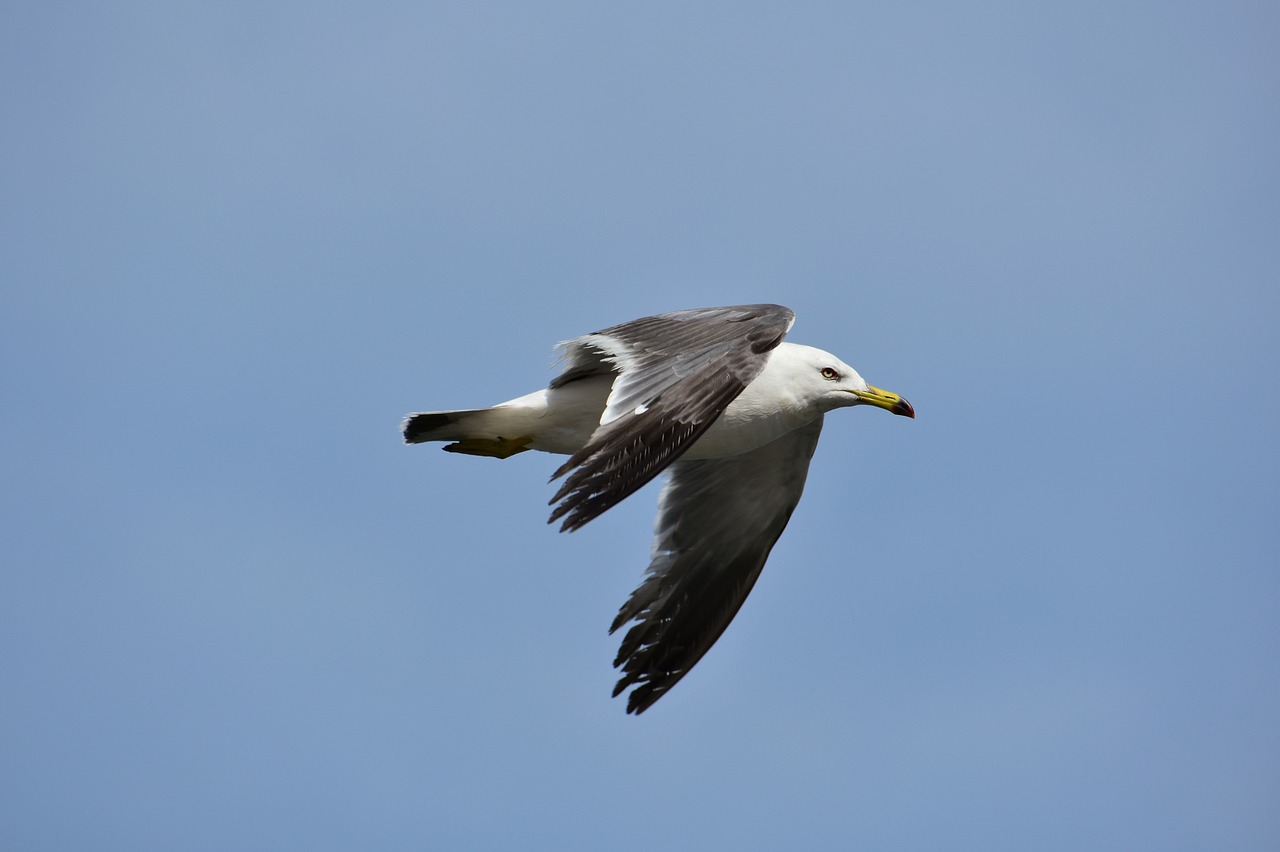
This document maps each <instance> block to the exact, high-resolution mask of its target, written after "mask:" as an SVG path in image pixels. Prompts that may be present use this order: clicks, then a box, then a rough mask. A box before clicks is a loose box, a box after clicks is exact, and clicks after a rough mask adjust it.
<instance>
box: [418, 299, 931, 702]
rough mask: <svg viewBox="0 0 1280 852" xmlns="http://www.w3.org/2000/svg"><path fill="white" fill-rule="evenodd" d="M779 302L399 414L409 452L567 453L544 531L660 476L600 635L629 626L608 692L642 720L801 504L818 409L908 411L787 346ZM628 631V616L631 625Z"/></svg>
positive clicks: (664, 317)
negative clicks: (458, 403) (643, 532)
mask: <svg viewBox="0 0 1280 852" xmlns="http://www.w3.org/2000/svg"><path fill="white" fill-rule="evenodd" d="M794 321H795V314H794V313H793V312H792V311H791V310H790V309H788V308H784V307H782V306H781V305H738V306H734V307H724V308H701V309H697V310H688V311H673V312H671V313H665V314H658V315H657V316H652V317H644V318H643V319H638V320H632V321H631V322H625V323H622V324H621V325H615V326H613V327H611V328H606V329H604V330H603V331H597V332H595V333H593V334H587V335H584V336H582V337H577V338H574V339H573V340H569V341H566V342H564V343H561V344H560V347H559V348H560V349H561V351H562V354H563V356H564V361H565V365H564V369H563V371H562V372H561V373H560V375H558V376H556V377H555V378H554V379H552V381H551V384H550V385H549V386H548V387H546V388H545V389H543V390H538V391H534V392H533V393H531V394H527V395H525V396H522V397H519V398H517V399H513V400H510V401H508V402H504V403H500V404H499V405H495V406H493V407H492V408H480V409H468V410H460V411H430V412H424V413H420V414H411V415H409V417H408V418H407V419H406V420H405V421H404V424H403V430H404V440H405V441H406V442H407V443H410V444H419V443H423V442H426V441H448V442H450V443H449V444H448V445H446V446H445V447H444V449H445V450H447V451H449V452H454V453H467V454H470V455H477V456H492V457H496V458H508V457H510V456H513V455H515V454H516V453H520V452H524V451H525V450H541V451H543V452H548V453H560V454H563V455H567V456H568V457H569V459H568V461H566V462H565V463H564V464H562V465H561V466H560V467H559V469H557V470H556V472H555V474H554V475H553V476H552V480H553V481H554V480H556V479H559V478H561V477H564V481H563V482H562V483H561V485H560V489H559V490H558V491H557V492H556V494H555V496H554V497H552V499H551V505H552V506H554V509H553V510H552V512H551V518H550V519H549V522H556V521H559V522H560V529H561V530H575V529H577V528H579V527H581V526H582V525H583V524H586V523H588V522H589V521H591V520H593V519H595V518H597V517H599V516H600V515H601V514H602V513H604V512H605V511H607V510H608V509H610V508H611V507H613V506H615V505H617V504H618V502H619V501H621V500H623V499H625V498H626V497H628V496H629V495H631V494H632V493H634V492H635V491H636V490H637V489H639V488H640V487H641V486H643V485H645V484H646V483H647V482H649V481H650V480H651V479H653V478H654V477H656V476H657V475H658V474H660V473H662V472H663V471H664V470H666V471H669V472H670V475H669V477H668V478H667V480H666V483H665V484H664V486H663V488H662V491H661V494H660V496H659V498H658V517H657V520H656V522H655V525H654V538H653V548H652V556H651V561H650V564H649V567H648V570H647V571H646V572H645V577H644V580H643V581H642V582H641V584H640V586H639V587H638V588H637V589H636V590H635V591H634V592H632V594H631V597H630V598H629V599H628V600H627V602H626V603H625V604H623V606H622V608H621V610H619V612H618V615H617V617H616V618H615V619H614V620H613V624H612V625H611V626H610V628H609V632H610V633H614V632H616V631H617V630H619V629H621V628H622V627H624V626H626V625H628V624H631V626H630V627H629V628H628V630H627V632H626V634H625V635H624V637H623V639H622V645H621V648H620V649H619V651H618V656H617V659H615V660H614V666H615V667H617V668H620V669H621V672H622V677H621V678H620V679H619V680H618V683H617V685H616V686H615V687H614V690H613V694H614V696H615V697H616V696H617V695H619V694H621V693H622V692H623V691H625V690H627V689H631V692H630V694H629V695H628V697H627V712H628V713H643V712H644V711H645V710H647V709H648V708H649V707H650V706H652V705H653V703H654V702H655V701H657V700H658V699H659V698H661V697H662V696H663V695H665V694H666V693H667V692H668V691H669V690H670V689H671V687H673V686H675V684H676V683H677V682H679V680H680V679H681V678H682V677H684V676H685V675H686V674H688V673H689V670H690V669H692V668H693V667H694V665H695V664H696V663H697V662H698V660H700V659H702V656H703V655H704V654H706V653H707V651H708V650H709V649H710V648H711V646H712V645H714V644H715V642H716V640H717V639H719V638H720V634H722V633H723V632H724V630H725V628H726V627H728V626H729V622H730V621H732V620H733V617H734V615H736V614H737V612H738V609H739V608H740V607H741V606H742V603H743V601H744V600H746V597H747V594H748V593H750V591H751V587H752V586H753V585H755V582H756V578H758V577H759V576H760V571H761V570H762V569H763V568H764V563H765V560H766V559H768V557H769V551H770V550H772V549H773V545H774V543H775V542H777V540H778V537H779V536H781V535H782V531H783V529H784V528H785V527H786V525H787V521H788V520H789V519H790V518H791V513H792V512H793V511H794V510H795V507H796V504H797V503H798V502H799V501H800V494H801V492H802V491H803V490H804V482H805V477H806V476H807V475H808V472H809V460H810V459H811V458H812V457H813V451H814V449H815V448H816V447H817V445H818V435H819V433H820V432H821V431H822V419H823V415H824V414H826V413H827V412H828V411H832V410H834V409H836V408H845V407H848V406H854V405H871V406H875V407H877V408H883V409H885V410H886V411H889V412H891V413H893V414H900V415H902V416H904V417H912V418H914V417H915V410H914V409H913V408H912V407H911V404H910V403H909V402H907V401H906V400H905V399H903V398H902V397H900V396H898V395H897V394H895V393H891V392H889V391H885V390H881V389H879V388H875V387H872V386H871V385H868V384H867V383H866V381H864V380H863V378H862V377H861V376H860V375H858V373H857V371H855V370H854V369H853V368H852V367H850V366H849V365H848V364H846V363H844V362H843V361H841V360H840V359H839V358H837V357H835V356H834V355H831V354H830V353H828V352H823V351H822V350H821V349H814V348H813V347H810V346H801V345H799V344H794V343H786V342H783V337H785V336H786V334H787V332H788V331H790V329H791V325H792V323H793V322H794ZM633 622H634V623H633Z"/></svg>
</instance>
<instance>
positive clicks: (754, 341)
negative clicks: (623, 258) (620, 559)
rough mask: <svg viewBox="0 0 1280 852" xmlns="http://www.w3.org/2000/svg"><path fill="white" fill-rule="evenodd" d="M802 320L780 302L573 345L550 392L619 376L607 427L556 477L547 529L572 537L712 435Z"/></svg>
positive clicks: (677, 317) (682, 318)
mask: <svg viewBox="0 0 1280 852" xmlns="http://www.w3.org/2000/svg"><path fill="white" fill-rule="evenodd" d="M794 320H795V314H793V313H792V312H791V311H790V309H788V308H784V307H782V306H781V305H739V306H736V307H730V308H703V309H699V310H692V311H675V312H673V313H668V314H659V315H658V316H653V317H645V318H644V319H638V320H635V321H633V322H628V323H623V324H622V325H616V326H613V327H612V328H607V329H605V330H604V331H598V332H596V333H594V334H588V335H586V336H584V337H579V338H577V339H575V340H571V341H569V342H568V343H566V344H564V347H565V350H566V354H567V360H568V362H569V363H568V365H567V366H566V368H565V371H564V372H563V373H561V374H560V375H559V376H558V377H556V379H555V380H554V381H552V382H551V387H553V388H556V387H562V386H564V385H566V384H569V383H570V382H573V381H577V380H578V379H583V378H586V377H588V376H596V375H601V374H604V373H608V372H615V373H617V374H618V378H617V379H616V380H615V381H614V383H613V390H612V392H611V393H610V394H609V400H608V402H607V404H606V407H605V411H604V414H603V415H602V416H601V418H600V426H599V427H598V428H597V429H596V430H595V432H594V433H593V434H592V435H591V439H590V440H589V441H588V442H587V445H586V446H585V447H583V448H582V449H581V450H580V451H578V452H577V453H575V454H574V455H572V456H570V458H569V460H568V461H567V462H565V463H564V464H563V465H562V466H561V467H560V469H559V470H557V471H556V472H555V474H554V475H553V476H552V477H551V478H552V479H553V480H554V479H558V478H559V477H561V476H565V474H568V476H567V477H566V478H565V481H564V482H563V483H562V484H561V487H560V490H559V491H557V492H556V495H555V496H554V497H553V498H551V503H552V504H555V503H559V505H558V506H556V508H555V509H554V510H553V511H552V513H551V518H550V519H549V520H548V523H553V522H555V521H557V520H559V519H560V518H562V517H563V518H564V522H563V524H561V527H560V529H561V530H573V529H577V528H578V527H580V526H582V525H583V524H585V523H587V522H588V521H590V520H592V519H594V518H597V517H599V516H600V515H601V514H602V513H603V512H605V511H606V510H607V509H609V508H611V507H612V506H615V505H617V503H618V502H619V501H621V500H622V499H624V498H626V497H627V496H629V495H630V494H632V493H634V492H635V491H636V490H637V489H639V488H640V487H641V486H643V485H644V484H645V483H647V482H648V481H649V480H651V479H653V478H654V477H655V476H657V475H658V474H659V473H661V472H662V470H663V469H664V468H665V467H666V466H667V465H669V464H671V462H673V461H675V460H676V459H677V458H679V456H680V455H681V454H682V453H683V452H685V451H686V450H688V449H689V447H690V446H692V445H693V442H694V441H696V440H697V439H698V438H699V437H701V435H702V433H704V432H705V431H707V429H708V428H709V427H710V426H711V424H712V423H714V422H715V419H716V418H717V417H719V416H720V413H721V412H723V411H724V410H725V408H726V407H727V406H728V405H729V403H731V402H733V400H734V399H736V398H737V397H738V395H739V394H740V393H742V390H743V389H744V388H745V387H746V386H747V385H749V384H750V383H751V382H752V381H753V380H754V379H755V377H756V376H758V375H760V371H761V370H763V369H764V365H765V363H766V362H767V361H768V360H769V353H770V352H771V351H772V350H773V349H774V348H775V347H776V346H777V345H778V344H779V343H780V342H782V338H783V337H785V336H786V333H787V331H788V330H790V328H791V323H792V322H793V321H794Z"/></svg>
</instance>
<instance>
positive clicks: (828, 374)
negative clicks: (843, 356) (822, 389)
mask: <svg viewBox="0 0 1280 852" xmlns="http://www.w3.org/2000/svg"><path fill="white" fill-rule="evenodd" d="M822 378H824V379H830V380H831V381H833V382H834V381H835V380H836V379H838V378H840V371H839V370H837V369H836V368H835V367H823V368H822Z"/></svg>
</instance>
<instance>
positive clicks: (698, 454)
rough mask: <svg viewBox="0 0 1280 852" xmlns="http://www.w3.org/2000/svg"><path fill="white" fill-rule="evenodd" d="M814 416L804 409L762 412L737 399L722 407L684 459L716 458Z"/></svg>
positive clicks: (789, 429) (767, 439)
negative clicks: (726, 406)
mask: <svg viewBox="0 0 1280 852" xmlns="http://www.w3.org/2000/svg"><path fill="white" fill-rule="evenodd" d="M812 419H813V416H810V415H809V414H808V413H807V412H799V411H773V412H770V413H769V414H767V415H762V414H761V413H759V412H758V411H757V410H755V409H754V408H753V407H751V406H749V405H744V406H738V405H737V400H735V401H734V402H733V403H731V404H730V405H729V407H728V408H726V409H725V410H724V413H723V414H721V415H720V416H719V417H718V418H717V419H716V422H715V423H712V424H711V428H709V429H707V431H706V432H705V433H704V434H703V435H702V437H701V438H699V439H698V440H697V442H696V443H695V444H694V445H693V446H692V447H690V448H689V451H688V452H687V453H686V454H685V455H684V456H683V457H684V458H686V459H718V458H724V457H726V456H737V455H742V454H743V453H749V452H751V451H752V450H757V449H759V448H760V447H763V446H764V445H765V444H767V443H769V442H770V441H774V440H777V439H778V438H781V437H782V436H783V435H785V434H787V433H788V432H792V431H794V430H796V429H799V428H800V427H801V426H803V425H804V424H806V423H808V422H809V421H810V420H812Z"/></svg>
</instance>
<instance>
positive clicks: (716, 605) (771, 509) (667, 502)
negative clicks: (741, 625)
mask: <svg viewBox="0 0 1280 852" xmlns="http://www.w3.org/2000/svg"><path fill="white" fill-rule="evenodd" d="M821 432H822V418H821V417H819V418H818V419H817V420H814V421H813V422H812V423H809V424H808V425H806V426H803V427H801V428H799V429H796V430H795V431H793V432H790V433H788V434H786V435H783V436H782V437H781V438H778V439H776V440H774V441H772V442H770V443H768V444H765V445H764V446H763V447H760V448H759V449H757V450H753V451H751V452H749V453H744V454H742V455H740V456H732V457H729V458H723V459H707V460H696V461H681V462H676V463H675V464H674V465H672V466H671V478H670V479H669V480H668V481H667V483H666V485H665V486H664V487H663V489H662V496H661V497H660V499H659V502H658V518H657V521H656V522H655V524H654V539H653V561H652V562H651V563H650V564H649V569H648V571H647V572H646V577H645V580H644V582H643V583H641V585H640V587H639V588H637V589H636V590H635V591H634V592H633V593H632V594H631V597H630V598H629V599H628V600H627V602H626V604H625V605H624V606H623V607H622V609H621V610H619V612H618V617H617V618H616V619H614V622H613V625H612V626H611V627H610V628H609V632H610V633H613V632H614V631H616V630H618V629H619V628H620V627H622V626H623V625H625V624H626V623H627V622H629V621H635V622H636V624H635V625H634V626H633V627H631V629H630V630H628V631H627V634H626V636H625V637H624V638H623V640H622V647H621V648H620V649H619V650H618V657H617V659H616V660H614V662H613V664H614V666H620V667H621V668H622V678H621V680H619V681H618V684H617V686H615V687H614V689H613V694H614V695H615V696H616V695H618V694H619V693H621V692H622V691H623V690H625V689H627V688H628V687H632V686H634V687H635V689H633V690H632V692H631V694H630V696H628V699H627V712H628V713H643V712H644V711H645V710H646V709H647V708H648V707H649V706H650V705H651V704H653V702H655V701H657V700H658V699H659V698H661V697H662V696H663V695H665V694H666V692H667V690H669V689H671V687H673V686H675V685H676V683H677V682H678V681H679V680H680V678H682V677H684V676H685V675H686V674H688V672H689V670H690V669H692V668H693V667H694V665H695V664H696V663H697V662H698V660H700V659H702V655H703V654H705V653H707V651H708V650H710V648H711V646H712V645H714V644H715V642H716V640H717V639H719V638H720V634H721V633H723V632H724V630H725V628H726V627H728V626H729V622H730V621H732V620H733V617H734V616H735V615H736V614H737V613H738V609H739V608H740V607H741V606H742V602H743V601H745V600H746V599H747V594H748V593H750V591H751V587H752V586H754V585H755V582H756V578H757V577H759V576H760V571H761V570H762V569H763V568H764V563H765V560H766V559H768V558H769V551H770V550H772V549H773V545H774V543H775V542H777V540H778V537H779V536H780V535H782V531H783V529H785V528H786V526H787V521H788V520H790V519H791V513H792V512H793V511H794V510H795V508H796V504H797V503H798V502H799V501H800V494H801V493H802V492H803V491H804V482H805V478H806V477H807V476H808V473H809V460H810V459H811V458H813V451H814V449H815V448H816V447H817V446H818V435H819V434H820V433H821Z"/></svg>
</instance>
